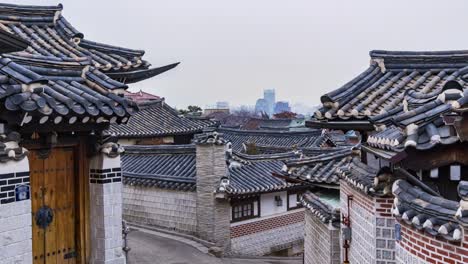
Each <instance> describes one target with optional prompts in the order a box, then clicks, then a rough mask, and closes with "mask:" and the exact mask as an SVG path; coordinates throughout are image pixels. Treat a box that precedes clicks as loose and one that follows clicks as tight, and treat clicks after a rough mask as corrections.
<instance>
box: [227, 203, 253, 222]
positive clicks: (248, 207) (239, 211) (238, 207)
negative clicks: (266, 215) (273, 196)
mask: <svg viewBox="0 0 468 264" xmlns="http://www.w3.org/2000/svg"><path fill="white" fill-rule="evenodd" d="M258 202H259V199H258V198H257V199H245V200H244V199H242V200H238V201H233V202H232V203H231V208H232V222H238V221H243V220H247V219H251V218H256V217H259V213H258V212H259V207H258Z"/></svg>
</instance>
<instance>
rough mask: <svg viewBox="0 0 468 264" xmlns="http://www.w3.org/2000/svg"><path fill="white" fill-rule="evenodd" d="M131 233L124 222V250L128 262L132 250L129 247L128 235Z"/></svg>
mask: <svg viewBox="0 0 468 264" xmlns="http://www.w3.org/2000/svg"><path fill="white" fill-rule="evenodd" d="M128 233H130V227H129V226H128V225H127V222H126V221H123V220H122V238H123V247H122V250H123V252H124V255H125V261H126V262H127V261H128V252H129V251H130V250H131V248H130V247H128V241H127V235H128Z"/></svg>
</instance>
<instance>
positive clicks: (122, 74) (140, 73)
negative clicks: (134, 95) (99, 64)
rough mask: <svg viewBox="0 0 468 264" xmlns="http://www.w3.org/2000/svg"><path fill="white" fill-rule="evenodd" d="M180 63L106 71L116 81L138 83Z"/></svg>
mask: <svg viewBox="0 0 468 264" xmlns="http://www.w3.org/2000/svg"><path fill="white" fill-rule="evenodd" d="M179 63H180V62H177V63H172V64H169V65H166V66H162V67H158V68H150V69H143V70H135V71H116V72H106V75H108V76H109V77H111V78H112V79H114V80H116V81H123V82H125V83H126V84H129V83H136V82H139V81H143V80H146V79H149V78H152V77H154V76H156V75H159V74H161V73H164V72H167V71H169V70H172V69H174V68H175V67H177V65H179Z"/></svg>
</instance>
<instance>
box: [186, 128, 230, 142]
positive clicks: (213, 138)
mask: <svg viewBox="0 0 468 264" xmlns="http://www.w3.org/2000/svg"><path fill="white" fill-rule="evenodd" d="M193 142H194V143H195V144H197V145H226V144H227V143H228V141H227V140H226V139H224V138H223V134H222V133H218V132H216V131H214V132H205V133H203V134H198V135H195V138H194V139H193Z"/></svg>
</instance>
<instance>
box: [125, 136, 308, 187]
mask: <svg viewBox="0 0 468 264" xmlns="http://www.w3.org/2000/svg"><path fill="white" fill-rule="evenodd" d="M125 149H126V150H125V153H124V154H123V155H122V175H123V177H124V184H129V185H138V186H146V187H151V186H154V187H159V188H167V189H177V190H184V191H193V190H195V189H196V154H195V151H196V150H195V146H194V145H150V146H138V145H137V146H127V147H126V148H125ZM234 155H235V154H234ZM293 156H296V154H294V153H290V154H289V155H280V156H276V155H261V156H249V155H245V154H244V155H241V156H238V157H237V158H236V159H231V160H229V164H230V165H229V167H228V175H226V176H227V177H228V178H229V179H230V184H229V185H228V186H227V188H226V192H227V193H228V194H229V195H244V194H251V193H261V192H273V191H280V190H285V189H287V188H290V187H295V186H300V184H297V183H296V184H295V183H287V182H286V181H285V180H283V179H281V178H277V177H274V176H273V173H274V172H279V171H281V168H282V166H283V164H284V163H283V161H284V160H285V159H289V158H291V157H293ZM223 158H224V157H223ZM213 191H214V190H213Z"/></svg>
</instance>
